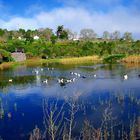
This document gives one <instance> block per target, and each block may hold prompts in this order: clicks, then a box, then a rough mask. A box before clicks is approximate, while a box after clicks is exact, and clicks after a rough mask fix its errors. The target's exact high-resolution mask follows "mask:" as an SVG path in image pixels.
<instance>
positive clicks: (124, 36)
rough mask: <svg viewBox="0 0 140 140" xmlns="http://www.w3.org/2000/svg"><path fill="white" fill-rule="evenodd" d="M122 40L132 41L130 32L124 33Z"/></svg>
mask: <svg viewBox="0 0 140 140" xmlns="http://www.w3.org/2000/svg"><path fill="white" fill-rule="evenodd" d="M123 39H124V40H132V39H133V37H132V33H130V32H125V33H124V35H123Z"/></svg>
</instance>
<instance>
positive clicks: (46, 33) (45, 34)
mask: <svg viewBox="0 0 140 140" xmlns="http://www.w3.org/2000/svg"><path fill="white" fill-rule="evenodd" d="M37 34H38V35H39V36H40V37H41V38H43V39H45V40H48V41H50V40H51V36H52V34H53V32H52V29H50V28H40V29H38V30H37Z"/></svg>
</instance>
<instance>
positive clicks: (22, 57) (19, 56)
mask: <svg viewBox="0 0 140 140" xmlns="http://www.w3.org/2000/svg"><path fill="white" fill-rule="evenodd" d="M12 58H13V59H14V60H15V61H24V60H26V54H25V53H20V52H19V53H18V52H15V53H12Z"/></svg>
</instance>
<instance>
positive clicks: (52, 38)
mask: <svg viewBox="0 0 140 140" xmlns="http://www.w3.org/2000/svg"><path fill="white" fill-rule="evenodd" d="M56 40H57V36H55V35H52V36H51V42H52V44H55V43H56Z"/></svg>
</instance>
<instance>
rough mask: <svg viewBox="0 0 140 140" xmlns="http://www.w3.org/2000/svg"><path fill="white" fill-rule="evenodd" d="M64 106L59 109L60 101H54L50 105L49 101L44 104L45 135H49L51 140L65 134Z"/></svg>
mask: <svg viewBox="0 0 140 140" xmlns="http://www.w3.org/2000/svg"><path fill="white" fill-rule="evenodd" d="M63 108H64V104H62V105H61V107H60V108H58V101H54V102H52V103H50V104H49V102H48V101H47V100H44V103H43V112H44V126H45V133H44V137H46V135H47V134H48V135H49V138H50V140H55V139H57V138H58V137H60V136H61V135H62V133H63V129H64V127H63V121H64V111H63Z"/></svg>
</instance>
